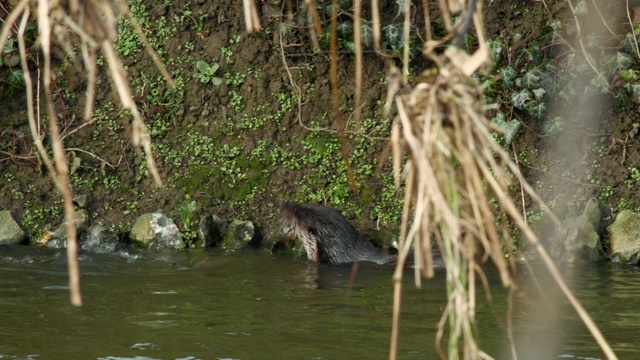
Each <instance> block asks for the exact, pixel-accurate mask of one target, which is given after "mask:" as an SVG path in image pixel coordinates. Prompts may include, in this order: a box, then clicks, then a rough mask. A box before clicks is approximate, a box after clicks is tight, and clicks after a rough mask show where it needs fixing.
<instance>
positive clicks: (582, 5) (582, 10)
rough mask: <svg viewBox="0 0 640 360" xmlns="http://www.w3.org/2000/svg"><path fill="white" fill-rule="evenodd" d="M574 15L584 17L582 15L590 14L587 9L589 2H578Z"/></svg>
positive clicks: (581, 0)
mask: <svg viewBox="0 0 640 360" xmlns="http://www.w3.org/2000/svg"><path fill="white" fill-rule="evenodd" d="M573 13H574V15H576V16H582V15H586V14H588V13H589V11H588V9H587V2H586V1H585V0H580V1H578V3H577V4H576V6H575V7H574V8H573Z"/></svg>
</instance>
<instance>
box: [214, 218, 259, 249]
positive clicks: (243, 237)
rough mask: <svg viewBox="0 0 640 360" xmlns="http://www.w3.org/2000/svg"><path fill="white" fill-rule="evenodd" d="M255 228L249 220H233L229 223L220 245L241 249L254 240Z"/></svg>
mask: <svg viewBox="0 0 640 360" xmlns="http://www.w3.org/2000/svg"><path fill="white" fill-rule="evenodd" d="M256 239H257V236H256V230H255V226H254V225H253V223H252V222H251V221H246V220H234V221H232V222H231V224H229V228H228V229H227V233H226V234H225V235H224V241H223V243H222V246H223V247H225V248H227V249H229V250H241V249H243V248H245V247H247V246H250V245H253V244H254V243H255V242H256Z"/></svg>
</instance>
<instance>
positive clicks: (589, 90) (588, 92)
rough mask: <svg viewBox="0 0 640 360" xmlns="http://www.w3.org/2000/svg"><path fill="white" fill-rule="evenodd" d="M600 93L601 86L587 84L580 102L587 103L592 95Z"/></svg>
mask: <svg viewBox="0 0 640 360" xmlns="http://www.w3.org/2000/svg"><path fill="white" fill-rule="evenodd" d="M599 93H600V88H599V87H598V86H595V85H588V86H585V87H584V89H583V90H582V93H581V94H580V103H581V104H585V103H586V102H587V101H589V100H591V98H592V97H594V96H596V95H598V94H599Z"/></svg>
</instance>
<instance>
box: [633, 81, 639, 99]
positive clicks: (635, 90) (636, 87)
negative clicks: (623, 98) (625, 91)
mask: <svg viewBox="0 0 640 360" xmlns="http://www.w3.org/2000/svg"><path fill="white" fill-rule="evenodd" d="M631 92H632V93H633V97H634V99H636V102H638V103H640V84H638V83H635V84H633V85H631Z"/></svg>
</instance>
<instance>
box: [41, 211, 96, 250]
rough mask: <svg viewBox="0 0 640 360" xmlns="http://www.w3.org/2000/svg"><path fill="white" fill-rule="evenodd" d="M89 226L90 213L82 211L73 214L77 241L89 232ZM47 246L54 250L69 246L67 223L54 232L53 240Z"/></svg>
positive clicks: (63, 223)
mask: <svg viewBox="0 0 640 360" xmlns="http://www.w3.org/2000/svg"><path fill="white" fill-rule="evenodd" d="M88 224H89V211H87V210H85V209H82V210H78V211H76V212H75V213H74V214H73V226H74V227H75V228H76V240H78V241H79V239H80V237H81V236H82V235H83V234H84V233H85V232H86V231H87V226H88ZM47 246H49V247H53V248H64V247H66V246H67V221H66V219H65V221H63V222H62V224H60V226H58V229H56V231H54V232H53V238H52V239H51V240H50V241H49V242H48V243H47Z"/></svg>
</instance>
